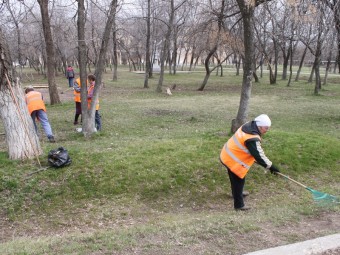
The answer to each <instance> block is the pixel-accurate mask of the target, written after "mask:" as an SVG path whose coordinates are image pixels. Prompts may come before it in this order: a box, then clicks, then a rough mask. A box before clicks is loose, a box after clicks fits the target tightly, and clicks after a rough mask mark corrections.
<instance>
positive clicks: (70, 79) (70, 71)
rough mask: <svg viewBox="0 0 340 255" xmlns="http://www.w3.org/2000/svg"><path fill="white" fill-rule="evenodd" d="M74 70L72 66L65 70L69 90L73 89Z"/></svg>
mask: <svg viewBox="0 0 340 255" xmlns="http://www.w3.org/2000/svg"><path fill="white" fill-rule="evenodd" d="M74 76H75V75H74V70H73V67H72V66H70V65H69V66H68V67H67V69H66V79H68V86H69V87H70V88H72V87H73V80H74Z"/></svg>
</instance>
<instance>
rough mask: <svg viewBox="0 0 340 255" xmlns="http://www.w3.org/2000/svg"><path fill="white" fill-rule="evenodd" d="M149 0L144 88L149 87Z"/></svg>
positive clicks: (149, 7)
mask: <svg viewBox="0 0 340 255" xmlns="http://www.w3.org/2000/svg"><path fill="white" fill-rule="evenodd" d="M150 2H151V0H148V16H147V17H146V46H145V47H146V52H145V77H144V88H145V89H147V88H149V75H150V69H151V63H150V59H151V58H150V37H151V32H150V28H151V21H150V19H151V3H150Z"/></svg>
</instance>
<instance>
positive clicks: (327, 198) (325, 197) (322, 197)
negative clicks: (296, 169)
mask: <svg viewBox="0 0 340 255" xmlns="http://www.w3.org/2000/svg"><path fill="white" fill-rule="evenodd" d="M277 174H278V175H281V176H282V177H284V178H286V179H288V180H290V181H292V182H294V183H296V184H298V185H300V186H301V187H304V188H305V189H306V190H308V191H310V192H311V193H312V195H313V199H314V201H315V202H317V203H319V204H322V205H327V204H332V203H335V204H340V200H339V198H337V197H335V196H332V195H330V194H327V193H323V192H320V191H317V190H314V189H311V188H309V187H307V186H306V185H304V184H302V183H300V182H298V181H295V180H293V179H292V178H290V177H289V176H287V175H284V174H282V173H280V172H278V173H277Z"/></svg>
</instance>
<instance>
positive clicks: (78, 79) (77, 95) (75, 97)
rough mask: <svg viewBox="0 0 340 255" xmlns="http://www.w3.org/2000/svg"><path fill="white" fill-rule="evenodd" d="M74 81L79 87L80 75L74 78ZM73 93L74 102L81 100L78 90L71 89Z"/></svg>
mask: <svg viewBox="0 0 340 255" xmlns="http://www.w3.org/2000/svg"><path fill="white" fill-rule="evenodd" d="M75 83H77V84H78V87H79V88H81V82H80V77H79V78H77V79H76V81H75ZM86 85H87V80H86ZM73 95H74V102H79V103H80V102H81V94H80V91H79V92H78V91H76V90H73Z"/></svg>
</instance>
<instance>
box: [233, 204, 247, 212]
mask: <svg viewBox="0 0 340 255" xmlns="http://www.w3.org/2000/svg"><path fill="white" fill-rule="evenodd" d="M235 210H236V211H248V210H250V207H249V206H246V205H244V206H242V207H240V208H235Z"/></svg>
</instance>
